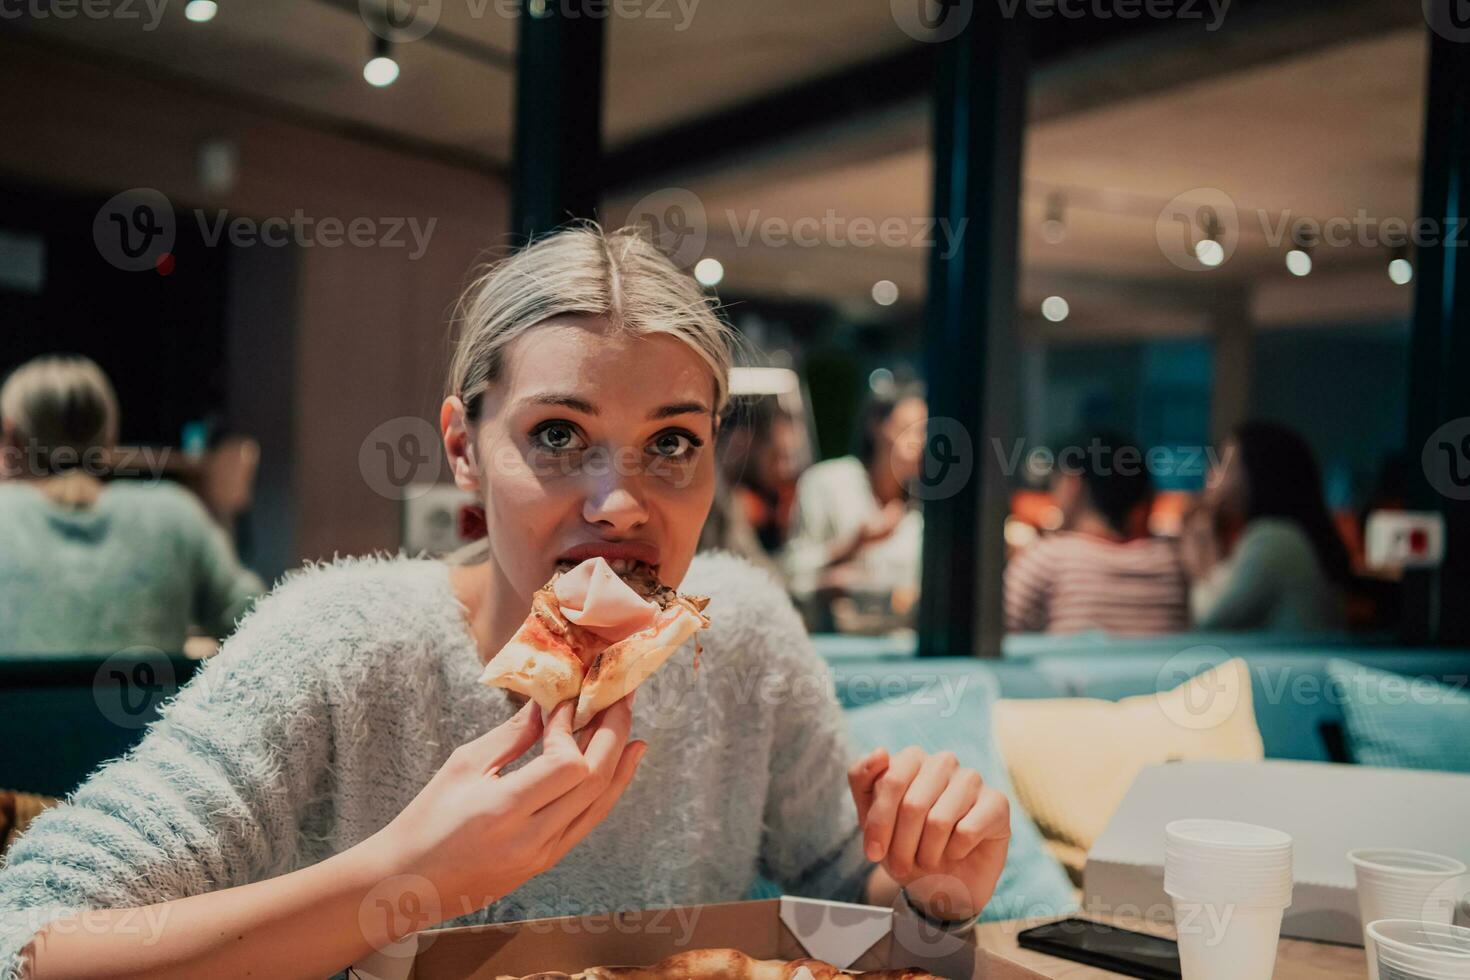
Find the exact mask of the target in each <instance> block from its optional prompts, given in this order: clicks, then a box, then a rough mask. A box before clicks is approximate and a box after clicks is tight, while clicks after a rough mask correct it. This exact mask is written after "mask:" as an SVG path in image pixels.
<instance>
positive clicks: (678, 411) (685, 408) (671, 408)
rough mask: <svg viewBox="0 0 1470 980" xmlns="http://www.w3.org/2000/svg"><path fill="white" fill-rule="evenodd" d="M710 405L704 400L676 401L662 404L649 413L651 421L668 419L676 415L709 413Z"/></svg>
mask: <svg viewBox="0 0 1470 980" xmlns="http://www.w3.org/2000/svg"><path fill="white" fill-rule="evenodd" d="M709 414H710V409H709V406H708V405H706V404H705V403H704V402H674V403H673V404H672V405H660V406H659V407H658V408H655V409H654V410H653V411H651V412H649V413H648V418H649V420H650V421H652V420H654V419H667V418H672V417H673V416H675V415H709Z"/></svg>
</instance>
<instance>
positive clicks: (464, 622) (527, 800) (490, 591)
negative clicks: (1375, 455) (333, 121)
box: [0, 225, 1010, 980]
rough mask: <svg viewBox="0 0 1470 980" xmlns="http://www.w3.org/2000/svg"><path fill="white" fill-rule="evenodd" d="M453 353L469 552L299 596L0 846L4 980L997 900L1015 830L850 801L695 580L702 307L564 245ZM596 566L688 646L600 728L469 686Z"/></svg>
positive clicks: (761, 577)
mask: <svg viewBox="0 0 1470 980" xmlns="http://www.w3.org/2000/svg"><path fill="white" fill-rule="evenodd" d="M459 321H460V330H459V336H458V339H457V345H456V349H455V352H454V358H453V364H452V367H451V371H450V378H449V386H448V392H447V395H446V397H445V399H444V402H443V406H442V409H441V413H440V427H441V430H442V433H443V442H444V449H445V451H446V453H447V454H448V459H449V461H450V465H451V469H452V472H453V475H454V479H455V481H456V482H457V483H458V485H459V486H460V487H461V488H464V489H466V490H471V491H473V492H474V493H475V494H476V495H477V497H478V498H479V499H480V501H481V502H482V504H483V506H484V509H485V515H486V519H485V524H486V529H487V536H486V537H485V539H484V540H483V542H481V547H479V548H478V549H477V550H476V553H475V554H473V555H471V556H469V557H468V558H465V559H464V560H462V561H460V562H458V563H455V562H446V561H440V560H431V559H424V558H418V559H413V558H405V557H398V558H391V559H390V558H380V557H371V558H360V559H340V560H338V561H336V562H334V563H331V564H324V565H315V566H311V567H308V568H306V569H304V570H302V571H300V572H298V573H296V574H294V575H292V576H290V577H289V578H288V579H287V580H285V581H284V582H283V583H282V584H280V585H279V586H278V587H277V588H276V589H275V591H274V592H273V593H272V594H271V595H270V596H268V597H267V598H265V599H264V600H262V601H261V602H259V603H258V605H257V606H256V607H255V609H254V610H253V611H252V612H251V613H250V614H249V615H248V616H247V617H246V618H245V619H244V620H243V622H242V623H241V624H240V626H239V628H238V630H237V631H236V633H235V634H234V635H233V636H232V637H231V638H230V639H229V640H227V641H226V643H225V644H224V646H223V649H222V650H221V652H220V653H219V654H218V655H217V656H216V657H214V658H213V659H212V660H211V661H210V662H209V663H208V664H207V665H206V667H205V668H204V669H203V670H202V672H201V673H200V675H199V676H198V677H197V678H196V679H195V680H193V681H192V682H191V683H189V684H188V685H187V686H186V687H185V688H184V689H183V690H181V691H180V692H179V694H178V696H177V697H176V698H174V699H173V700H172V701H171V702H169V703H168V704H167V705H166V706H165V707H164V708H163V711H162V717H161V719H160V720H159V721H158V722H156V723H155V724H154V725H153V726H152V727H151V728H150V730H149V731H148V733H147V734H146V736H145V737H144V739H143V740H142V742H141V743H140V744H139V746H138V747H137V748H136V749H135V750H134V751H133V752H131V753H129V754H128V755H127V756H125V757H123V758H121V759H118V760H115V761H113V762H111V763H109V764H108V765H106V766H105V767H103V768H102V769H100V770H99V771H98V772H97V773H96V774H94V775H93V776H92V777H91V778H90V779H89V780H88V781H87V782H86V783H84V784H83V785H82V786H81V787H80V788H79V789H78V790H77V791H76V792H75V793H74V794H72V796H71V797H70V798H69V799H68V800H67V802H65V803H64V804H62V805H60V806H58V807H56V808H54V809H52V810H50V811H48V812H46V813H45V814H43V815H42V816H40V817H39V818H38V819H37V820H36V821H35V822H34V823H33V824H32V825H31V827H30V829H29V830H28V831H27V832H26V833H25V834H24V835H23V836H22V837H21V838H20V839H19V840H18V841H17V842H16V843H15V845H14V846H13V848H12V850H11V852H10V855H9V859H8V863H7V865H6V867H5V869H4V870H3V872H0V980H11V978H13V977H19V976H24V977H29V978H32V980H43V978H54V977H67V978H73V980H75V978H91V977H104V976H105V977H114V978H115V977H149V978H166V977H198V976H244V975H246V974H254V975H257V976H268V977H321V976H326V975H330V974H332V973H333V972H334V971H339V970H341V969H342V968H343V967H344V966H345V965H346V964H348V963H351V962H354V961H355V960H356V959H358V958H359V957H361V956H362V955H364V954H366V953H367V952H369V951H370V950H372V949H374V948H382V947H383V946H385V945H386V944H388V943H390V942H392V941H394V940H396V939H398V938H399V937H400V936H401V935H402V934H403V933H404V932H406V931H409V930H413V929H423V928H429V927H432V926H435V925H438V924H445V925H467V924H473V923H483V922H496V921H510V920H519V919H527V918H537V917H543V916H554V915H580V914H588V913H595V912H603V911H609V910H615V909H641V908H651V907H658V906H670V905H693V904H703V903H710V902H720V901H734V900H738V899H740V898H742V897H743V896H744V895H745V894H746V893H747V892H748V890H749V889H750V887H751V885H752V883H753V882H754V881H755V880H756V878H757V877H758V876H764V877H765V878H768V879H770V880H772V881H774V882H775V883H777V884H778V885H779V886H781V888H782V889H783V890H785V891H786V892H787V893H789V894H797V895H808V896H813V897H819V898H828V899H837V900H844V901H853V902H866V903H870V904H879V905H888V904H890V903H892V902H897V901H905V902H908V903H909V905H910V906H911V907H912V908H913V909H914V910H915V911H916V912H917V913H919V914H921V915H924V916H926V917H927V918H929V919H931V920H934V921H936V922H939V923H948V922H959V923H963V922H966V921H968V920H971V919H973V918H974V917H975V916H976V915H977V914H978V913H979V912H980V911H981V909H982V908H983V906H984V905H985V903H986V902H987V901H988V900H989V898H990V896H991V893H992V892H993V891H994V889H995V885H996V881H997V879H998V877H999V875H1000V872H1001V869H1002V866H1003V865H1004V863H1005V856H1006V847H1007V841H1008V838H1009V835H1010V822H1009V805H1008V803H1007V801H1006V799H1005V797H1004V796H1003V795H1001V794H1000V793H999V792H997V791H996V790H994V789H993V788H991V787H989V786H987V785H985V784H984V783H983V782H982V780H981V778H980V776H979V774H977V773H976V772H974V771H972V770H969V769H964V768H961V767H960V766H959V765H958V763H957V762H956V760H955V757H954V756H953V755H952V754H950V753H938V754H925V753H924V752H922V751H921V750H919V749H916V748H907V749H903V750H901V751H895V752H893V753H892V754H890V753H889V752H887V751H884V750H879V751H877V752H874V753H873V754H871V755H869V756H867V757H865V758H861V759H858V760H856V761H855V762H854V763H853V764H852V765H851V766H849V765H848V762H849V759H848V749H847V743H846V738H845V732H844V722H843V717H842V714H841V712H840V709H839V707H838V705H837V703H836V701H835V700H834V698H833V695H832V693H831V686H830V681H829V679H828V676H827V672H826V668H825V665H824V664H823V663H822V662H821V660H820V659H819V658H818V656H817V655H816V653H815V652H814V651H813V649H812V646H811V643H810V641H809V640H808V638H807V636H806V635H805V633H804V631H803V629H802V626H801V624H800V621H799V619H798V617H797V614H796V612H795V610H794V609H793V607H792V605H791V602H790V601H789V599H788V598H787V597H786V595H785V594H784V592H783V591H782V590H781V588H780V587H779V586H778V585H777V584H776V583H775V582H774V581H773V580H771V579H770V578H769V577H768V576H767V575H766V574H765V573H764V572H761V571H758V570H757V569H755V568H754V567H753V566H751V565H749V564H747V563H745V562H744V561H742V560H740V559H737V558H734V557H732V556H729V555H725V554H701V555H699V556H698V557H695V553H694V552H695V546H696V542H697V540H698V538H699V533H700V529H701V526H702V525H703V523H704V520H705V516H706V514H707V512H708V510H709V508H710V503H711V499H712V496H713V493H714V485H715V459H714V448H713V447H714V444H715V435H716V432H717V429H718V425H719V420H720V418H721V415H722V412H723V411H724V410H725V408H726V401H727V398H728V388H727V379H728V374H729V368H730V360H731V354H730V342H729V340H730V339H729V337H728V336H727V332H726V330H727V328H725V327H724V326H723V325H722V324H721V322H720V320H719V319H718V317H717V316H716V315H715V313H714V311H713V309H712V308H711V305H710V303H709V301H708V300H707V299H706V297H705V296H704V294H703V293H702V291H701V290H700V289H699V287H698V286H697V285H696V284H695V283H694V282H693V281H692V280H691V279H689V278H688V277H687V276H685V275H684V274H683V273H681V272H680V271H679V270H678V269H677V268H676V267H675V266H674V265H673V264H672V263H670V262H669V261H668V260H667V259H666V258H665V257H664V256H663V255H662V254H661V253H660V252H658V250H657V249H656V248H654V246H653V245H651V244H650V243H649V242H648V241H646V240H645V239H644V238H642V237H640V236H639V235H638V234H637V233H636V232H633V231H621V232H615V233H607V234H604V233H603V232H602V231H600V230H599V229H598V228H596V227H595V226H591V225H586V226H578V227H575V228H571V229H568V230H565V231H562V232H559V233H557V234H554V235H551V236H549V237H547V238H544V239H542V240H541V241H539V242H538V243H536V244H534V245H532V246H531V247H529V248H527V249H525V250H524V251H522V252H520V253H518V254H516V255H515V256H513V257H511V258H509V259H507V260H505V261H503V262H501V263H500V264H499V265H497V266H495V267H494V268H492V269H491V270H490V271H489V272H488V273H486V274H485V275H484V276H482V277H481V278H480V279H479V280H477V282H476V283H475V284H474V285H472V286H471V288H470V290H469V291H468V293H467V294H466V297H465V299H464V301H463V303H462V306H461V310H460V316H459ZM593 559H602V561H603V562H605V563H606V565H605V566H604V565H602V564H600V563H599V564H598V566H597V567H598V568H599V569H603V568H611V569H614V570H615V571H616V572H617V573H618V574H619V575H623V576H625V577H626V578H628V579H629V580H635V581H636V580H639V579H640V578H641V579H642V580H644V581H649V582H654V583H659V584H660V586H659V587H660V588H663V589H667V590H674V589H677V590H678V592H679V593H682V594H684V595H697V596H699V597H708V602H707V604H705V603H697V604H695V607H694V614H695V615H698V614H699V610H701V609H702V610H703V612H702V616H703V617H704V618H705V619H706V620H707V626H704V627H703V628H701V629H700V630H699V632H698V635H697V644H696V641H695V640H690V641H687V642H684V643H683V644H682V646H681V647H679V648H678V649H677V650H676V651H675V652H674V653H673V655H672V656H671V657H670V658H669V659H668V660H667V662H666V663H664V664H663V666H662V667H661V668H660V669H659V670H658V671H657V672H655V673H653V674H652V676H650V677H648V678H647V679H646V680H645V681H643V683H642V685H641V686H639V687H638V689H637V691H636V693H635V694H630V695H628V696H626V697H621V699H620V700H617V701H615V702H614V703H612V704H611V706H610V707H606V708H604V709H602V710H600V711H599V712H598V713H597V714H596V715H595V716H594V717H592V718H591V719H590V721H586V719H578V720H577V721H576V722H575V723H574V717H575V713H576V708H577V702H576V699H575V698H573V699H571V700H567V701H564V702H561V703H558V704H555V706H554V707H553V708H552V710H551V711H550V712H549V713H547V712H545V711H544V710H543V709H542V708H541V707H540V706H538V705H537V704H536V703H535V702H534V701H532V700H528V699H527V698H526V697H525V696H524V695H523V694H516V693H514V692H513V691H510V690H507V689H506V688H505V687H504V686H489V685H487V684H482V683H480V682H479V681H480V679H481V674H482V672H484V671H485V668H486V664H487V663H489V662H490V661H491V660H492V659H494V658H495V657H496V654H497V653H498V652H500V651H502V649H505V648H507V645H508V644H509V643H510V642H511V641H512V639H513V637H517V636H520V635H523V633H524V631H523V626H524V625H525V624H526V623H527V622H528V617H527V614H528V611H530V610H531V609H532V602H533V597H535V596H537V594H538V592H540V593H543V594H544V590H545V589H546V587H547V585H548V582H551V581H553V580H554V579H557V577H558V576H559V575H562V574H565V573H567V571H568V570H569V569H571V568H573V567H576V566H579V565H580V564H581V563H584V562H587V561H589V560H593ZM584 591H585V589H584ZM664 594H665V595H666V596H669V595H672V593H671V592H665V593H664ZM538 608H540V606H539V605H538ZM547 615H550V616H552V618H555V616H556V615H557V614H555V613H547ZM683 635H687V634H683ZM696 646H698V648H699V649H698V650H696ZM696 656H697V657H698V662H697V664H696V662H695V658H696ZM594 673H596V668H595V667H594V668H592V669H591V670H590V671H589V681H590V679H591V677H592V674H594ZM584 721H586V723H585V724H583V722H584Z"/></svg>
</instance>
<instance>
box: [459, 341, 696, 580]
mask: <svg viewBox="0 0 1470 980" xmlns="http://www.w3.org/2000/svg"><path fill="white" fill-rule="evenodd" d="M714 397H715V384H714V378H713V376H712V374H711V372H710V369H709V367H708V366H707V365H706V364H705V363H704V361H702V360H701V359H700V358H699V356H698V355H697V354H696V353H695V352H694V351H693V350H692V349H691V348H690V347H689V346H688V345H687V344H686V343H684V342H683V341H681V340H679V339H677V338H675V337H672V336H668V335H665V334H655V335H651V336H641V337H639V336H630V335H628V334H626V333H623V332H619V331H609V330H608V325H607V323H606V322H605V321H603V320H601V319H598V318H594V317H559V318H556V319H553V320H548V321H547V322H545V323H543V324H540V325H539V326H537V327H536V328H535V329H533V330H531V331H530V332H528V333H526V334H524V335H522V336H521V337H520V338H519V339H518V340H516V341H515V342H514V343H513V344H511V345H510V346H509V347H508V348H507V350H506V353H505V357H504V360H503V365H502V372H501V377H500V378H499V379H498V380H497V381H495V382H494V383H492V384H491V385H490V388H489V389H488V390H487V391H486V393H485V395H484V398H483V401H482V411H481V415H480V422H479V424H478V425H477V426H476V427H475V428H474V429H473V431H472V432H471V433H469V438H463V437H461V438H459V439H458V440H457V442H458V444H459V446H460V447H461V448H460V449H459V450H456V446H455V443H456V440H455V439H454V438H453V435H454V434H453V431H452V430H453V428H454V426H453V425H452V424H451V421H452V415H453V411H452V410H453V409H454V406H456V405H458V404H459V399H457V398H450V399H447V400H446V402H445V411H444V418H445V422H446V425H445V430H446V436H445V441H446V448H447V449H448V450H449V453H450V459H451V462H452V463H453V464H454V469H455V477H456V482H458V483H459V485H460V486H461V487H464V488H465V489H472V490H475V491H476V492H477V494H478V496H479V497H480V498H481V500H482V501H483V502H484V505H485V518H486V526H487V528H488V529H489V545H490V559H491V561H492V562H493V563H495V564H496V565H497V566H498V567H499V569H500V572H501V574H502V576H503V578H504V579H505V580H506V581H508V582H509V583H510V584H511V586H512V587H513V588H514V589H515V591H516V593H517V594H518V596H519V597H520V598H523V599H525V600H526V601H528V602H529V599H530V596H531V594H532V593H534V592H535V591H536V590H537V589H539V588H541V586H543V585H545V584H546V582H547V580H548V579H550V578H551V576H552V575H553V573H554V572H555V571H556V570H557V566H558V564H559V563H561V564H563V567H566V565H567V564H572V563H576V562H579V561H583V560H585V559H587V558H590V557H594V556H596V555H602V556H604V557H606V558H608V559H609V561H613V560H615V559H624V560H628V561H640V562H643V563H645V564H647V565H650V566H654V567H655V568H656V569H657V572H658V576H659V578H660V580H662V581H663V582H664V584H666V585H669V586H674V587H677V586H678V584H679V583H680V582H681V581H682V580H683V578H684V574H685V572H686V571H688V569H689V563H690V561H691V559H692V558H693V557H694V549H695V546H696V544H697V542H698V540H699V532H700V529H701V528H702V527H703V525H704V521H705V517H706V516H707V515H708V513H709V508H710V502H711V501H712V499H713V497H714V487H715V465H714V450H713V447H714V435H715V433H714ZM458 410H459V411H460V412H462V406H460V408H459V409H458ZM470 439H472V440H473V446H474V454H473V457H470V456H468V455H467V454H466V453H465V452H464V451H463V447H464V446H465V444H466V443H467V442H469V441H470Z"/></svg>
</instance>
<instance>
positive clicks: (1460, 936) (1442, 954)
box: [1367, 919, 1470, 980]
mask: <svg viewBox="0 0 1470 980" xmlns="http://www.w3.org/2000/svg"><path fill="white" fill-rule="evenodd" d="M1367 932H1368V939H1369V943H1370V950H1369V951H1370V954H1371V955H1370V958H1369V960H1368V962H1369V964H1370V966H1371V967H1372V968H1373V972H1375V973H1376V975H1377V976H1379V977H1381V978H1382V980H1470V929H1464V928H1461V927H1460V926H1452V925H1445V924H1443V923H1438V922H1420V921H1417V920H1414V919H1379V920H1378V921H1376V922H1370V923H1369V924H1368V930H1367Z"/></svg>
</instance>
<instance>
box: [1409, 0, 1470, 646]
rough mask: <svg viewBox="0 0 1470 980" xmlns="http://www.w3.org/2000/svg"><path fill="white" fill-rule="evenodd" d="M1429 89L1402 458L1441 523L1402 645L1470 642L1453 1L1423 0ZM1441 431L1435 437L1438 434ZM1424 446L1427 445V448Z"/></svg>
mask: <svg viewBox="0 0 1470 980" xmlns="http://www.w3.org/2000/svg"><path fill="white" fill-rule="evenodd" d="M1425 6H1426V13H1427V15H1428V20H1429V23H1430V27H1431V30H1430V32H1429V39H1430V55H1429V86H1428V97H1427V99H1426V103H1427V105H1426V111H1425V127H1424V161H1423V176H1422V182H1421V185H1420V208H1419V213H1420V215H1421V217H1423V218H1427V219H1431V220H1433V221H1434V222H1435V224H1436V226H1437V229H1438V230H1437V232H1436V234H1435V235H1434V240H1433V241H1432V242H1428V243H1421V244H1420V246H1419V251H1418V255H1417V258H1416V260H1415V263H1414V266H1415V268H1414V274H1415V278H1416V282H1417V285H1416V289H1415V294H1414V328H1413V337H1412V340H1411V344H1410V365H1409V371H1410V374H1409V406H1408V445H1407V447H1406V448H1407V449H1408V455H1409V457H1410V460H1411V463H1410V474H1409V487H1410V493H1411V494H1412V495H1413V500H1412V503H1413V506H1415V507H1416V508H1419V509H1424V510H1438V511H1440V512H1441V513H1443V514H1444V516H1445V524H1446V531H1447V539H1446V557H1445V563H1444V566H1443V567H1442V568H1440V569H1439V570H1438V571H1435V572H1415V573H1413V574H1411V575H1410V576H1408V578H1407V580H1406V583H1405V585H1406V609H1405V627H1406V633H1407V636H1406V639H1409V640H1411V641H1417V642H1433V643H1445V644H1463V643H1466V642H1470V501H1467V500H1465V499H1459V498H1463V497H1465V496H1470V492H1467V491H1466V489H1465V488H1463V487H1460V486H1457V484H1456V480H1457V479H1458V478H1459V477H1460V473H1461V472H1462V471H1463V470H1464V469H1465V468H1470V454H1467V453H1466V450H1467V448H1470V443H1466V442H1465V441H1464V440H1465V439H1466V437H1470V319H1467V318H1470V241H1467V232H1466V230H1465V229H1464V228H1463V227H1461V225H1462V223H1463V222H1464V221H1465V220H1466V218H1467V211H1470V200H1467V195H1470V20H1466V19H1465V18H1463V17H1456V16H1455V15H1456V13H1457V10H1458V8H1459V6H1460V4H1459V3H1458V0H1429V2H1428V3H1426V5H1425ZM1457 420H1458V421H1457ZM1441 427H1445V428H1441ZM1431 440H1432V441H1433V443H1434V444H1433V445H1431V444H1430V443H1431Z"/></svg>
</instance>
